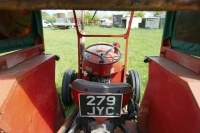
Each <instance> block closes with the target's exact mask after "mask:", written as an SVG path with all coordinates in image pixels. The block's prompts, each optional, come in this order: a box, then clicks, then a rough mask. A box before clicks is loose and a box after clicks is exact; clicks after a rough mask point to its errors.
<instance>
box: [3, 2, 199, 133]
mask: <svg viewBox="0 0 200 133" xmlns="http://www.w3.org/2000/svg"><path fill="white" fill-rule="evenodd" d="M0 3H1V4H0V132H1V133H16V132H21V133H35V132H37V133H38V132H41V133H54V132H59V133H66V132H71V133H72V132H82V133H83V132H92V133H93V132H116V133H120V132H125V133H128V132H131V133H199V132H200V97H199V94H200V89H199V86H200V58H199V57H200V32H199V30H200V25H199V24H200V11H199V10H200V3H199V1H198V0H140V1H138V0H134V1H131V0H130V1H129V0H124V1H119V0H112V1H108V0H95V2H93V1H91V0H84V1H80V0H76V1H70V0H62V1H55V0H48V1H47V0H45V1H40V0H34V1H30V0H28V1H27V0H10V1H5V0H0ZM43 9H73V10H116V11H122V10H125V11H132V10H135V11H141V10H149V11H153V10H156V11H160V10H163V11H167V12H166V16H165V26H164V28H163V29H164V30H163V37H162V39H161V40H162V41H161V46H160V54H159V55H158V56H149V55H146V56H147V57H146V58H145V60H144V62H146V63H148V66H149V71H148V83H147V85H146V89H145V92H144V95H143V97H142V100H141V102H140V106H139V107H140V108H139V110H138V109H137V107H138V105H137V104H138V100H139V92H140V91H137V89H138V90H139V84H140V83H139V75H138V73H137V72H136V71H135V70H130V71H128V75H127V76H126V72H127V68H126V63H127V60H128V55H127V54H125V55H123V56H121V55H120V52H121V51H120V47H119V45H118V44H117V43H114V45H113V44H107V43H96V44H94V45H90V46H89V47H86V48H85V46H84V43H81V39H83V37H92V36H94V35H85V34H81V33H80V32H79V31H78V29H77V35H78V44H79V45H78V46H79V47H78V55H79V57H78V72H77V73H76V72H75V71H74V70H68V71H66V73H68V74H65V76H66V77H64V79H63V86H64V85H65V87H68V85H69V87H70V88H71V89H70V88H65V89H63V92H62V95H63V96H62V99H63V102H64V103H65V105H67V106H68V105H70V104H72V102H73V101H74V102H75V103H76V104H77V105H80V106H79V107H78V108H76V109H75V110H74V111H73V112H72V114H71V115H69V117H67V118H65V116H64V115H63V110H62V106H61V105H62V104H61V101H60V97H59V95H58V92H57V90H56V85H55V68H56V65H55V64H56V60H58V59H59V58H58V57H57V56H56V55H49V54H46V52H45V45H44V36H43V28H42V16H41V11H38V10H43ZM132 15H133V14H132ZM75 18H76V17H75ZM129 29H130V28H128V31H127V33H125V34H123V35H113V36H107V35H97V36H96V37H124V38H125V39H126V45H125V46H128V37H129V32H130V30H129ZM141 44H142V45H145V44H144V43H143V42H141ZM120 45H121V46H122V45H123V44H120ZM152 45H154V44H152ZM96 49H97V50H99V51H98V52H97V51H96ZM125 49H126V50H127V49H128V47H126V48H125ZM150 49H151V48H150ZM130 52H132V51H130ZM120 57H124V61H125V63H124V64H120V63H122V60H120ZM121 59H122V58H121ZM114 65H116V66H114ZM102 67H103V69H102ZM100 68H101V69H100ZM101 70H102V71H101ZM95 72H96V73H95ZM71 75H72V76H71ZM65 82H66V83H65ZM125 82H127V83H125ZM108 88H109V89H108ZM125 105H127V106H125ZM123 107H125V108H123ZM122 108H123V109H122Z"/></svg>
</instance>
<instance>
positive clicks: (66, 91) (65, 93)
mask: <svg viewBox="0 0 200 133" xmlns="http://www.w3.org/2000/svg"><path fill="white" fill-rule="evenodd" d="M75 79H77V73H76V72H75V70H72V69H67V70H66V71H65V73H64V75H63V80H62V92H61V93H62V101H63V104H64V105H65V106H66V105H72V104H73V96H72V93H71V88H70V87H69V85H70V84H71V83H72V82H73V81H74V80H75Z"/></svg>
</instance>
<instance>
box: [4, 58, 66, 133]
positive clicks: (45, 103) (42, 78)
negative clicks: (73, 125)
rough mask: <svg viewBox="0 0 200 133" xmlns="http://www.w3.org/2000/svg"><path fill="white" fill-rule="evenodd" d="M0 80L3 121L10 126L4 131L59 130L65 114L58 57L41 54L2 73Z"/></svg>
mask: <svg viewBox="0 0 200 133" xmlns="http://www.w3.org/2000/svg"><path fill="white" fill-rule="evenodd" d="M0 79H1V80H0V84H1V89H0V121H3V123H4V124H5V125H7V129H3V130H5V131H7V130H10V131H11V132H13V133H14V132H28V133H31V132H33V133H35V132H45V133H48V132H55V131H57V130H58V129H59V127H60V126H61V124H62V123H63V117H62V115H61V109H60V105H59V99H58V94H57V91H56V88H55V57H54V56H52V55H48V56H47V55H38V56H36V57H34V58H32V59H29V60H28V61H25V62H23V63H21V64H19V65H17V66H15V67H13V68H11V69H9V70H7V71H6V72H4V73H2V74H1V75H0ZM0 128H2V127H1V125H0ZM4 128H5V126H4Z"/></svg>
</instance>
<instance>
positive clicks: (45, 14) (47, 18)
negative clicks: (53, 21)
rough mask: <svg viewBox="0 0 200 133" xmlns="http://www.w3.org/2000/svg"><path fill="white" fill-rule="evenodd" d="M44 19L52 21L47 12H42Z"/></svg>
mask: <svg viewBox="0 0 200 133" xmlns="http://www.w3.org/2000/svg"><path fill="white" fill-rule="evenodd" d="M42 19H45V20H47V21H48V20H49V19H50V15H49V14H48V13H47V12H44V11H42Z"/></svg>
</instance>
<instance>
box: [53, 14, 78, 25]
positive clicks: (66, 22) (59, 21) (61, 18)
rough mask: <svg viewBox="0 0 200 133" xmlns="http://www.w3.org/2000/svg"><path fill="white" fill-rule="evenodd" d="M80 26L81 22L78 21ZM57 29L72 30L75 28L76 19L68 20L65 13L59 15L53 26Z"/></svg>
mask: <svg viewBox="0 0 200 133" xmlns="http://www.w3.org/2000/svg"><path fill="white" fill-rule="evenodd" d="M77 23H78V26H80V20H79V19H78V21H77ZM53 26H54V27H55V28H62V29H71V28H75V26H76V24H75V21H74V18H73V17H71V18H66V15H65V13H57V18H56V22H55V23H54V24H53Z"/></svg>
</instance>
